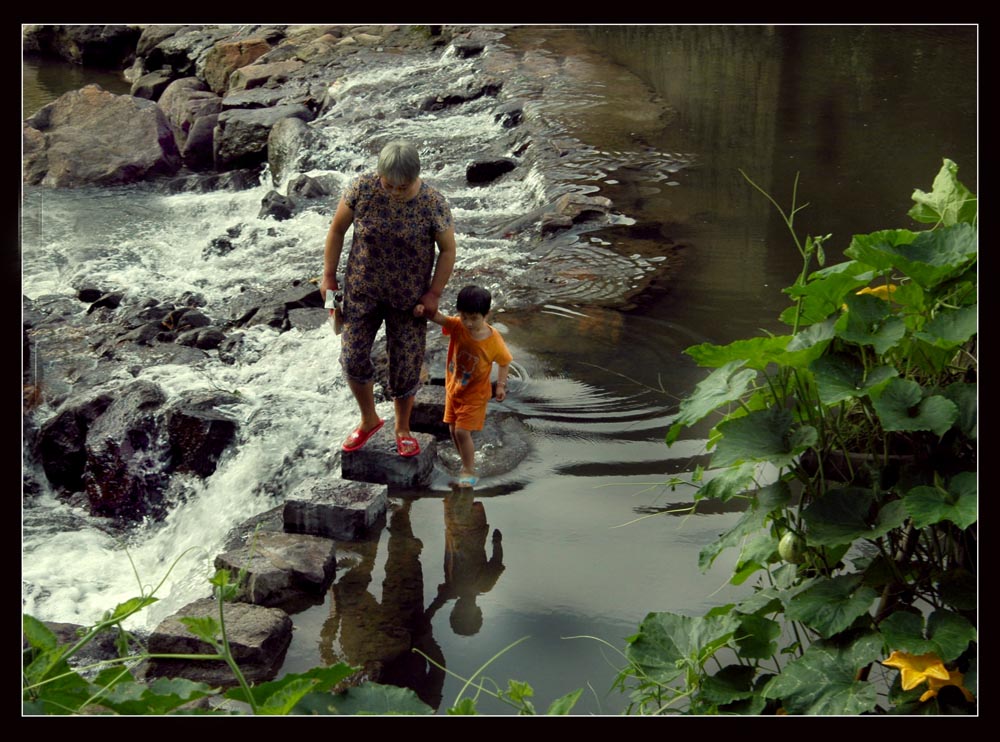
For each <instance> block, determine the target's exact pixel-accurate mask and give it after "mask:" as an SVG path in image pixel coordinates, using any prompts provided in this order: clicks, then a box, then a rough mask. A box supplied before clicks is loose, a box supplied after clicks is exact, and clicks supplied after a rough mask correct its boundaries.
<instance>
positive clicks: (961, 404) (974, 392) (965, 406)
mask: <svg viewBox="0 0 1000 742" xmlns="http://www.w3.org/2000/svg"><path fill="white" fill-rule="evenodd" d="M943 393H944V396H945V397H947V398H948V399H950V400H951V401H952V402H954V403H955V405H956V406H957V407H958V420H957V422H956V424H957V425H958V429H959V430H960V431H962V433H963V434H964V435H967V436H968V437H969V438H972V439H975V438H976V431H977V423H976V418H977V415H978V411H979V394H978V385H976V384H967V383H965V382H962V381H958V382H955V383H954V384H949V385H948V386H947V387H945V389H944V392H943Z"/></svg>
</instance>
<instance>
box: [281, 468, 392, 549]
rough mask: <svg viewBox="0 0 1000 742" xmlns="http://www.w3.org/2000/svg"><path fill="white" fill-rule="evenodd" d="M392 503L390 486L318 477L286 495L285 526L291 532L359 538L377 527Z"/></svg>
mask: <svg viewBox="0 0 1000 742" xmlns="http://www.w3.org/2000/svg"><path fill="white" fill-rule="evenodd" d="M388 504H389V494H388V488H387V487H385V486H384V485H377V484H369V483H366V482H341V481H335V480H334V481H330V480H319V481H315V482H309V483H307V484H304V485H302V486H300V487H298V488H297V489H295V490H294V491H292V492H291V493H289V494H288V496H287V497H286V498H285V507H284V513H283V518H284V526H285V530H286V531H288V532H289V533H308V534H312V535H314V536H324V537H326V538H332V539H337V540H338V541H356V540H358V539H360V538H363V537H364V536H366V535H368V534H369V533H370V532H371V531H373V530H375V526H376V525H377V524H379V523H380V522H381V520H382V518H383V517H384V516H385V512H386V508H387V507H388Z"/></svg>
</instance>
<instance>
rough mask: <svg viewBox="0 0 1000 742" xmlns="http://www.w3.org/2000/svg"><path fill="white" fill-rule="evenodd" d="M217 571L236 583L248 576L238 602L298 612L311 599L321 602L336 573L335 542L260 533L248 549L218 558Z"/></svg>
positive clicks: (312, 537) (323, 539) (317, 538)
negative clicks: (224, 572) (236, 579)
mask: <svg viewBox="0 0 1000 742" xmlns="http://www.w3.org/2000/svg"><path fill="white" fill-rule="evenodd" d="M215 568H216V569H227V570H229V572H230V574H231V575H232V576H233V578H234V579H235V578H236V577H237V575H239V574H240V573H241V572H245V580H246V581H245V584H244V585H243V586H241V588H240V590H239V592H238V593H237V598H236V599H237V600H242V601H244V602H247V603H254V604H256V605H265V606H281V607H285V608H286V609H289V608H293V607H294V608H297V607H299V606H300V605H301V604H302V603H303V602H305V601H308V600H309V599H310V598H311V599H312V602H316V600H315V599H316V598H318V599H319V600H318V602H322V600H323V594H324V593H325V592H326V590H327V588H329V587H330V585H331V583H332V582H333V579H334V575H335V573H336V570H337V549H336V544H335V543H334V542H333V540H332V539H329V538H322V537H320V536H312V535H309V534H301V533H273V532H262V533H258V534H257V535H256V536H255V537H254V538H252V539H251V541H250V543H249V544H247V545H246V546H243V547H240V548H238V549H235V550H233V551H228V552H225V553H223V554H220V555H218V556H217V557H216V558H215Z"/></svg>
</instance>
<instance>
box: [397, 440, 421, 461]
mask: <svg viewBox="0 0 1000 742" xmlns="http://www.w3.org/2000/svg"><path fill="white" fill-rule="evenodd" d="M396 451H397V452H398V453H399V455H400V456H406V457H407V458H409V457H411V456H416V455H417V454H419V453H420V443H419V442H418V441H417V439H416V438H414V437H413V436H411V435H397V436H396Z"/></svg>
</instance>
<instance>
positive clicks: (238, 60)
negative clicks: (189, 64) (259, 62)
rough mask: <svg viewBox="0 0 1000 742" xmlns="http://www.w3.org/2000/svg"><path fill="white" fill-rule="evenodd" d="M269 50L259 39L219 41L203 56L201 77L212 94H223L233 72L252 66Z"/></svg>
mask: <svg viewBox="0 0 1000 742" xmlns="http://www.w3.org/2000/svg"><path fill="white" fill-rule="evenodd" d="M270 49H271V45H270V44H268V43H267V41H266V40H265V39H261V38H253V39H240V40H238V41H220V42H218V43H216V44H215V45H214V46H213V47H212V48H211V49H210V50H209V51H208V53H207V54H206V55H205V62H204V67H203V69H202V77H203V79H204V80H205V82H206V83H207V84H208V86H209V88H211V89H212V90H213V91H214V92H216V93H220V94H221V93H224V92H226V89H227V88H228V87H229V78H230V76H231V75H232V74H233V72H235V71H236V70H238V69H240V68H241V67H246V66H247V65H249V64H253V62H254V61H255V60H256V59H257V58H258V57H260V56H262V55H264V54H266V53H267V52H268V51H270Z"/></svg>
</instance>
